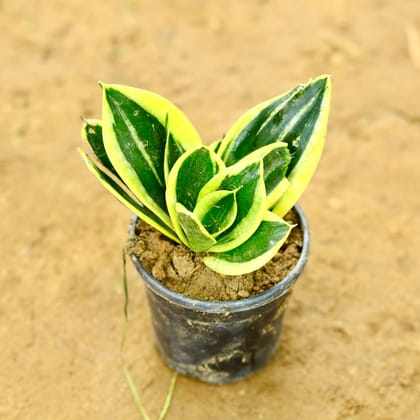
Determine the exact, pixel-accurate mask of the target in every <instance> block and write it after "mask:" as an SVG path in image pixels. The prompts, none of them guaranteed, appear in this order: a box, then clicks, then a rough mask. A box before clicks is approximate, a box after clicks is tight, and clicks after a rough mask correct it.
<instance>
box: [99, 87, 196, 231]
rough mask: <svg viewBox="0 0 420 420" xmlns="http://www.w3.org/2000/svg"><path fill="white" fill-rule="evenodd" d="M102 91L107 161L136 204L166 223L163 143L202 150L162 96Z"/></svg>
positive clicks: (132, 90) (126, 89) (184, 120)
mask: <svg viewBox="0 0 420 420" xmlns="http://www.w3.org/2000/svg"><path fill="white" fill-rule="evenodd" d="M102 87H103V92H104V93H103V107H102V112H103V118H102V124H103V139H104V146H105V150H106V153H107V155H108V157H109V160H110V161H111V163H112V165H113V167H114V168H115V170H116V171H117V172H118V174H119V175H120V177H121V178H122V179H123V181H124V182H125V184H126V185H127V186H128V187H129V188H130V190H131V191H133V193H134V194H135V195H136V196H137V197H138V198H139V200H140V201H141V202H142V203H143V204H144V205H145V206H146V207H148V208H149V209H150V210H151V211H153V212H154V213H155V214H157V215H158V216H159V218H161V219H162V220H164V221H165V222H166V223H167V224H170V219H169V216H168V214H167V208H166V202H165V175H164V157H165V148H166V142H167V139H168V138H169V139H171V140H174V142H175V143H176V144H181V145H182V148H183V149H184V150H187V149H189V148H190V149H191V148H195V147H198V146H199V145H201V140H200V137H199V136H198V134H197V132H196V131H195V129H194V127H193V126H192V125H191V123H190V122H189V121H188V120H187V118H186V117H185V116H184V114H182V112H181V111H180V110H179V109H178V108H176V107H175V106H174V105H173V104H171V103H170V102H169V101H167V100H166V99H164V98H162V97H161V96H159V95H156V94H154V93H151V92H147V91H143V90H141V89H135V88H130V87H127V86H121V85H102ZM168 121H169V123H168ZM168 124H169V125H170V126H169V128H168V127H167V125H168ZM167 128H168V131H169V134H168V132H167Z"/></svg>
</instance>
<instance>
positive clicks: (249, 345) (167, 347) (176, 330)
mask: <svg viewBox="0 0 420 420" xmlns="http://www.w3.org/2000/svg"><path fill="white" fill-rule="evenodd" d="M295 209H296V211H297V213H298V216H299V225H300V227H301V228H302V230H303V249H302V254H301V256H300V259H299V261H298V263H297V264H296V266H295V267H294V268H293V270H292V271H291V272H290V274H289V275H288V276H287V277H286V278H284V279H283V280H282V281H280V282H279V283H277V284H276V285H275V286H273V287H272V288H271V289H269V290H266V291H265V292H263V293H261V294H259V295H257V296H253V297H249V298H246V299H241V300H237V301H226V302H221V301H213V302H207V301H203V300H198V299H193V298H190V297H186V296H184V295H181V294H179V293H176V292H174V291H172V290H170V289H168V288H167V287H165V286H164V285H162V283H160V282H159V281H158V280H156V279H155V278H154V277H153V276H152V275H151V274H150V273H149V272H148V271H147V270H145V268H144V267H143V265H142V264H141V262H140V261H139V259H138V258H137V257H136V256H135V255H131V258H132V260H133V263H134V265H135V267H136V269H137V271H138V272H139V273H140V275H141V276H142V278H143V279H144V281H145V283H146V286H147V297H148V301H149V306H150V310H151V314H152V322H153V328H154V331H155V338H156V345H157V348H158V350H159V352H160V353H161V355H162V357H163V358H164V360H165V361H166V362H167V363H168V364H169V365H170V366H171V367H172V368H174V369H175V370H176V371H178V372H180V373H182V374H185V375H189V376H193V377H195V378H198V379H201V380H203V381H205V382H209V383H215V384H222V383H227V382H232V381H237V380H239V379H242V378H245V377H246V376H249V375H251V374H252V373H254V372H255V371H257V370H258V369H260V368H262V367H263V366H265V365H266V364H267V363H268V362H269V360H270V359H271V358H272V356H273V355H274V353H275V352H276V350H277V348H278V345H279V338H280V333H281V329H282V324H283V317H284V313H285V309H286V306H287V300H288V298H289V296H290V292H291V290H292V286H293V285H294V283H295V282H296V280H297V279H298V277H299V275H300V274H301V272H302V270H303V268H304V266H305V264H306V260H307V257H308V251H309V228H308V224H307V221H306V217H305V215H304V213H303V211H302V209H301V207H300V206H299V205H296V206H295ZM136 220H137V218H136V217H134V218H133V220H132V222H131V225H130V232H129V233H130V234H131V235H133V234H134V230H135V223H136Z"/></svg>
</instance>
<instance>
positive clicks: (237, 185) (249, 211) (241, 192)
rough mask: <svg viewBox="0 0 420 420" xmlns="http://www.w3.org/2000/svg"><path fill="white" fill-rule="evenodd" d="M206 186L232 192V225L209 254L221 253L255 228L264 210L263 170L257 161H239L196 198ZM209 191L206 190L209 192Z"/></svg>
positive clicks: (209, 184)
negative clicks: (234, 213)
mask: <svg viewBox="0 0 420 420" xmlns="http://www.w3.org/2000/svg"><path fill="white" fill-rule="evenodd" d="M209 187H211V188H213V187H216V188H215V189H218V190H221V191H223V190H228V191H236V204H237V214H236V218H235V221H234V222H233V224H232V226H231V227H230V228H229V229H228V230H226V231H225V232H224V233H222V234H221V235H220V236H219V237H218V239H217V244H216V245H214V246H213V247H212V248H211V249H210V251H211V252H224V251H228V250H230V249H233V248H235V247H237V246H238V245H240V244H241V243H242V242H245V241H246V240H247V239H248V238H249V237H250V236H251V235H252V234H253V233H254V232H255V230H256V229H257V227H258V225H259V224H260V222H261V218H262V216H263V214H264V210H265V208H266V195H265V186H264V169H263V164H262V161H261V160H259V161H258V160H257V161H256V162H255V161H254V162H252V161H251V162H248V161H247V160H245V159H244V160H243V161H241V162H238V164H236V165H233V166H230V167H229V168H226V170H225V171H223V172H221V173H220V174H219V175H217V176H216V177H214V179H213V180H212V181H210V182H209V183H208V184H207V185H206V186H204V188H203V190H202V191H201V192H200V199H201V198H202V197H204V196H205V195H206V194H207V193H203V191H205V190H206V189H208V188H209ZM210 192H211V191H208V193H210Z"/></svg>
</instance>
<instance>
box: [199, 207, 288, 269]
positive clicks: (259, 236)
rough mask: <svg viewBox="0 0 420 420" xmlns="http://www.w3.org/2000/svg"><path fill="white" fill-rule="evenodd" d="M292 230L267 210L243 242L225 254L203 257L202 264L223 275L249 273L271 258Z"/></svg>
mask: <svg viewBox="0 0 420 420" xmlns="http://www.w3.org/2000/svg"><path fill="white" fill-rule="evenodd" d="M292 228H293V226H292V225H289V224H288V223H286V222H285V221H284V220H283V219H281V218H280V217H278V216H276V215H275V214H273V213H271V212H269V211H267V212H266V213H265V215H264V218H263V220H262V222H261V224H260V225H259V226H258V229H257V230H256V231H255V232H254V234H253V235H252V236H251V237H250V238H249V239H248V240H247V241H246V242H244V243H243V244H241V245H239V246H238V247H237V248H234V249H232V250H230V251H228V252H223V253H219V254H213V255H209V256H206V257H204V258H203V262H204V264H206V265H207V266H208V267H209V268H211V269H212V270H213V271H216V272H217V273H220V274H224V275H241V274H247V273H251V272H252V271H255V270H258V269H259V268H261V267H262V266H264V265H265V264H266V263H267V262H268V261H270V260H271V259H272V258H273V257H274V255H275V254H276V253H277V252H278V251H279V249H280V248H281V246H282V245H283V244H284V242H285V241H286V239H287V237H288V236H289V233H290V230H291V229H292Z"/></svg>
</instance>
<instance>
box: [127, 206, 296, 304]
mask: <svg viewBox="0 0 420 420" xmlns="http://www.w3.org/2000/svg"><path fill="white" fill-rule="evenodd" d="M285 220H287V221H288V222H289V223H292V224H297V221H298V217H297V214H296V212H295V210H294V209H293V210H291V211H290V212H289V213H288V214H287V215H286V216H285ZM302 245H303V233H302V230H301V229H300V227H299V226H296V227H295V228H293V229H292V231H291V233H290V235H289V237H288V239H287V241H286V242H285V244H284V245H283V247H282V248H281V249H280V251H279V252H278V253H277V255H276V256H275V257H274V258H273V259H272V260H271V261H270V262H269V263H268V264H266V265H265V266H264V267H262V268H260V269H259V270H257V271H255V272H253V273H249V274H246V275H241V276H225V275H221V274H218V273H215V272H214V271H212V270H210V269H209V268H208V267H207V266H205V265H204V263H203V261H202V255H201V254H195V253H193V252H192V251H191V250H190V249H188V248H187V247H185V246H184V245H179V244H176V243H175V242H173V241H171V240H170V239H168V238H166V237H165V236H164V235H162V234H161V233H160V232H158V231H157V230H155V229H154V228H153V227H151V226H149V225H148V224H146V223H145V222H143V221H142V220H140V219H138V221H137V225H136V237H135V238H134V240H133V242H132V244H131V246H130V249H129V252H130V253H134V254H135V255H137V256H138V257H139V259H140V261H142V264H143V265H144V267H145V268H146V269H147V270H148V271H149V272H150V273H151V274H152V275H153V276H154V277H155V278H156V279H158V280H159V281H160V282H161V283H163V284H164V285H165V286H166V287H168V288H169V289H171V290H173V291H175V292H178V293H181V294H183V295H185V296H189V297H192V298H195V299H201V300H207V301H212V300H218V301H227V300H238V299H241V298H247V297H250V296H254V295H258V294H259V293H261V292H263V291H265V290H267V289H269V288H271V287H272V286H274V285H275V284H276V283H278V282H279V281H281V280H282V279H283V278H284V277H286V276H287V275H288V274H289V272H290V271H291V270H292V269H293V267H294V266H295V265H296V263H297V261H298V259H299V256H300V254H301V250H302Z"/></svg>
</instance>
